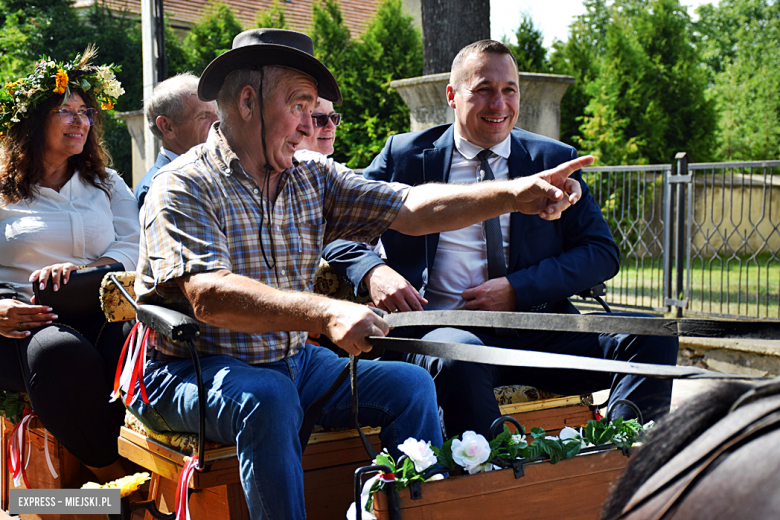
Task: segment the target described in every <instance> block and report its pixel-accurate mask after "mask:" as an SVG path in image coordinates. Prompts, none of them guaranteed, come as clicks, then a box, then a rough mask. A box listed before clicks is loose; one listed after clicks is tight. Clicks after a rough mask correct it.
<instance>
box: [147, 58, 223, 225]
mask: <svg viewBox="0 0 780 520" xmlns="http://www.w3.org/2000/svg"><path fill="white" fill-rule="evenodd" d="M145 116H146V122H147V124H148V125H149V128H150V129H151V130H152V134H154V136H155V137H156V138H157V139H159V140H160V141H162V147H161V148H160V153H158V154H157V160H156V161H155V163H154V166H152V167H151V168H150V169H149V171H148V172H146V175H144V176H143V178H142V179H141V181H140V182H139V183H138V185H137V186H136V187H135V198H136V199H137V200H138V208H139V209H140V207H141V206H143V204H144V199H145V198H146V194H147V192H148V191H149V184H150V183H151V182H152V177H154V174H155V173H157V170H159V169H160V168H162V167H163V166H165V165H166V164H169V163H170V162H172V161H173V160H174V159H176V158H177V157H178V156H180V155H182V154H184V153H185V152H187V150H189V149H190V148H192V147H193V146H195V145H198V144H201V143H205V142H206V137H207V136H208V135H209V128H211V125H212V123H214V121H216V120H217V119H218V117H217V104H216V103H215V102H214V101H201V100H200V99H198V77H197V76H196V75H194V74H192V73H189V72H185V73H183V74H178V75H176V76H174V77H172V78H168V79H166V80H165V81H162V82H160V83H159V84H158V85H157V86H156V87H154V91H153V92H152V98H151V99H149V100H148V101H147V102H146V109H145Z"/></svg>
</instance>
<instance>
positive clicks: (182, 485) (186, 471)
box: [175, 455, 198, 520]
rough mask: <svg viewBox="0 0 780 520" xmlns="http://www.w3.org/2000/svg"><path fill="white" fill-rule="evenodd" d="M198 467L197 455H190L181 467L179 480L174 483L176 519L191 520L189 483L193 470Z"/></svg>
mask: <svg viewBox="0 0 780 520" xmlns="http://www.w3.org/2000/svg"><path fill="white" fill-rule="evenodd" d="M196 469H198V456H197V455H194V456H192V457H191V458H190V459H189V460H188V461H187V462H186V463H185V464H184V467H183V468H182V469H181V474H180V475H179V482H178V483H177V485H176V519H175V520H192V519H191V518H190V504H189V502H190V497H189V492H188V490H189V483H190V478H192V474H193V473H194V472H195V470H196Z"/></svg>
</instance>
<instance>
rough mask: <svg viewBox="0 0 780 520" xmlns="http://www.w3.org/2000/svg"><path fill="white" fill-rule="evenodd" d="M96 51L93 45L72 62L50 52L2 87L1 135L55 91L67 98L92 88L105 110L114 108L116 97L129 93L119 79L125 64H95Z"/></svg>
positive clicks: (0, 91) (0, 92)
mask: <svg viewBox="0 0 780 520" xmlns="http://www.w3.org/2000/svg"><path fill="white" fill-rule="evenodd" d="M96 55H97V49H96V48H95V47H94V46H92V45H90V46H89V47H87V48H86V50H85V51H84V53H83V54H77V55H76V57H75V58H74V59H73V61H69V62H58V63H55V62H54V61H52V60H51V58H49V57H48V56H41V59H40V61H38V62H36V63H35V70H34V71H33V73H32V74H30V75H28V76H25V77H23V78H20V79H17V80H16V81H12V82H10V83H6V84H5V86H4V88H3V89H1V90H0V136H3V135H4V134H7V133H8V130H10V129H11V128H12V127H13V126H14V125H15V124H16V123H18V122H19V121H21V120H22V119H23V118H24V117H26V115H25V113H26V112H27V111H29V110H34V109H35V108H36V107H37V106H38V105H39V104H40V103H41V102H43V101H46V100H47V99H49V97H51V96H52V95H54V94H64V95H65V99H64V101H63V102H65V101H67V100H68V99H69V98H70V93H71V90H74V89H80V90H83V91H85V92H87V91H92V93H93V95H94V96H95V99H96V100H97V101H98V102H99V103H100V108H102V109H103V110H111V109H112V108H114V104H115V103H116V98H118V97H119V96H121V95H122V94H124V93H125V89H123V88H122V85H121V84H120V83H119V81H118V80H117V79H116V73H117V72H119V71H120V70H121V66H119V65H114V64H113V63H112V64H111V65H101V66H100V67H97V66H95V65H91V64H90V63H89V61H90V60H91V59H92V58H94V57H95V56H96Z"/></svg>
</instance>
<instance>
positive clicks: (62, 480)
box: [0, 419, 91, 520]
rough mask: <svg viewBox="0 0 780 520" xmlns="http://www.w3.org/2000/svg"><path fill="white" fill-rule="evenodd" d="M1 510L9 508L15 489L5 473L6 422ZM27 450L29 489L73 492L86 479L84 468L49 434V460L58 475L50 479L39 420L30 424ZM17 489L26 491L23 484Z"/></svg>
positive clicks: (34, 518)
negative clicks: (29, 451) (69, 490)
mask: <svg viewBox="0 0 780 520" xmlns="http://www.w3.org/2000/svg"><path fill="white" fill-rule="evenodd" d="M2 430H3V431H2V442H3V446H2V451H3V454H2V468H0V470H1V471H2V475H3V479H2V480H3V482H2V509H8V506H9V498H10V490H11V489H17V488H16V487H15V486H14V485H13V480H12V479H11V474H10V472H9V471H8V461H7V460H6V447H7V446H8V441H9V440H10V438H11V431H12V430H13V425H12V424H11V423H10V422H9V421H7V420H6V419H2ZM28 438H29V445H28V446H29V447H30V449H31V450H32V451H31V453H30V462H29V464H28V465H27V469H26V474H27V481H28V482H29V483H30V488H31V489H74V488H80V487H81V483H82V481H83V479H86V478H88V477H87V475H91V473H88V472H87V470H86V468H84V466H83V465H82V464H81V462H80V461H79V460H78V459H77V458H76V457H75V456H73V455H72V454H71V453H70V452H69V451H68V450H66V449H65V448H64V447H63V446H62V445H61V444H60V443H59V442H58V441H57V439H55V438H54V435H51V434H49V435H48V446H49V456H50V458H51V462H52V465H53V466H54V470H55V471H56V472H57V478H56V479H55V478H54V477H52V475H51V472H50V471H49V467H48V465H47V464H46V453H45V451H44V441H45V440H46V434H45V432H44V429H43V426H42V425H41V423H40V421H38V419H33V420H32V421H31V422H30V429H29V437H28ZM20 489H25V486H24V483H22V484H21V486H20ZM20 518H21V519H22V520H78V515H21V516H20Z"/></svg>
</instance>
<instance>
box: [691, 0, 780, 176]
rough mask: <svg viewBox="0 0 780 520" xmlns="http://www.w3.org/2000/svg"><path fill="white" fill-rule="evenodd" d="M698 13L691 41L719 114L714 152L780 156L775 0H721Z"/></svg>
mask: <svg viewBox="0 0 780 520" xmlns="http://www.w3.org/2000/svg"><path fill="white" fill-rule="evenodd" d="M697 14H698V15H699V21H698V22H697V23H696V24H695V28H696V31H697V32H696V37H697V38H696V44H697V46H698V47H699V48H700V50H701V52H702V55H703V57H704V63H705V64H706V66H707V67H706V70H707V71H708V72H709V80H710V83H711V91H710V93H711V97H712V99H713V100H714V102H715V104H716V107H717V110H718V114H719V118H720V122H719V125H718V136H717V155H718V158H719V159H722V160H727V161H728V160H767V159H776V158H778V157H780V47H779V46H778V42H779V41H780V5H779V4H778V2H769V1H768V0H725V1H723V2H722V3H721V4H719V5H718V6H717V7H715V6H712V5H709V4H708V5H703V6H701V7H699V8H698V9H697Z"/></svg>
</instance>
